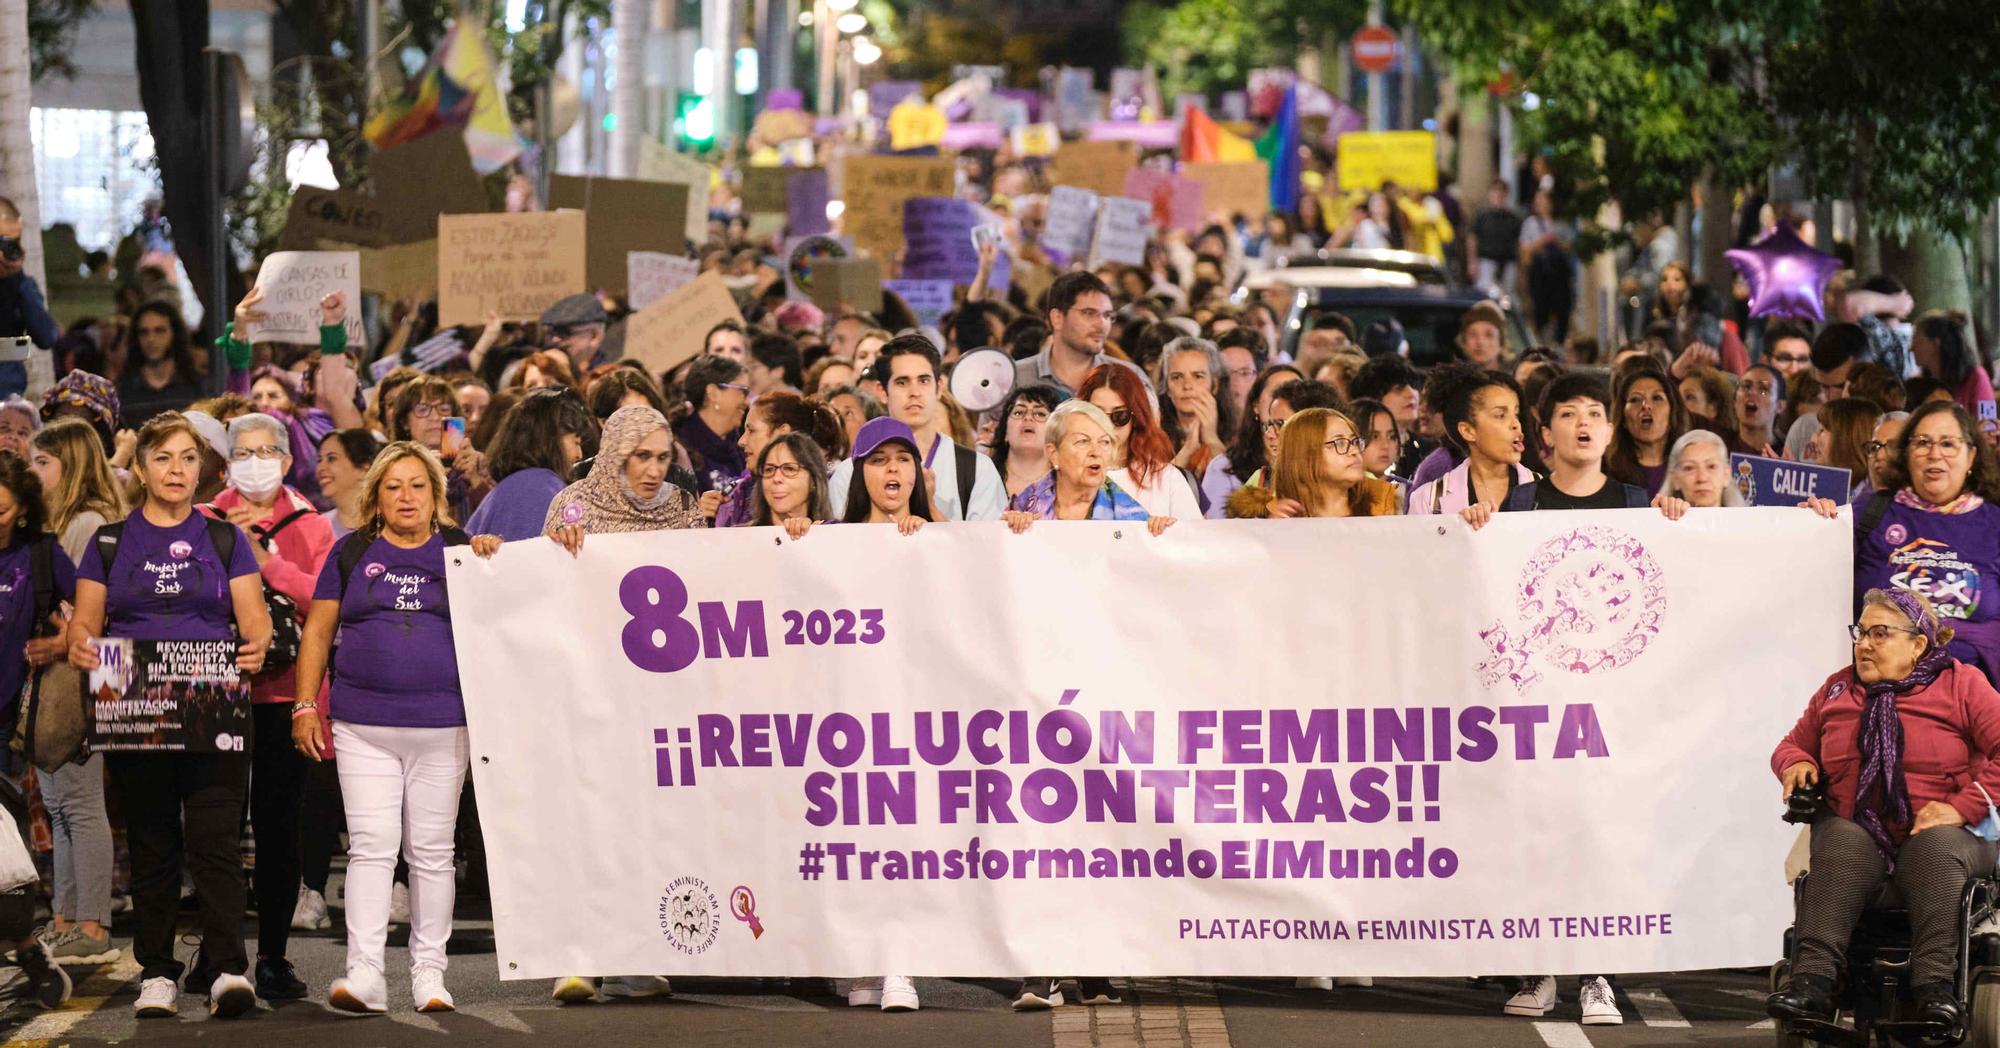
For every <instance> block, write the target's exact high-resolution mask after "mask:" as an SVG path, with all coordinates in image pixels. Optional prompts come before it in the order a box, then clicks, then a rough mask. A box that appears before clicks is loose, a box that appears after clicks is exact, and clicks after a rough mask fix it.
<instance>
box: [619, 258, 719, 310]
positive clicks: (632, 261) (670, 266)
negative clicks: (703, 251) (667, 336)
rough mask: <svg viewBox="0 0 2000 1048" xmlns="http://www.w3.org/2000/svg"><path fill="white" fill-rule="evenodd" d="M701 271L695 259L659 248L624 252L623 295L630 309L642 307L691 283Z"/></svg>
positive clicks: (699, 264) (699, 263)
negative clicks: (657, 249) (668, 252)
mask: <svg viewBox="0 0 2000 1048" xmlns="http://www.w3.org/2000/svg"><path fill="white" fill-rule="evenodd" d="M700 275H701V262H700V261H699V260H697V259H692V258H683V257H681V256H680V255H668V254H663V253H661V252H658V251H628V252H626V254H625V297H626V298H627V299H628V300H629V302H630V304H631V306H632V308H633V309H644V308H646V307H647V306H650V305H652V304H653V303H655V302H658V301H659V300H661V299H663V298H665V297H667V296H668V295H671V294H673V293H674V292H676V291H679V290H680V289H681V288H684V287H686V286H687V285H689V284H692V283H694V278H696V277H698V276H700Z"/></svg>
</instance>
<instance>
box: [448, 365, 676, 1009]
mask: <svg viewBox="0 0 2000 1048" xmlns="http://www.w3.org/2000/svg"><path fill="white" fill-rule="evenodd" d="M673 461H674V433H673V430H672V429H671V428H669V427H668V425H667V417H666V416H665V415H662V414H660V413H659V412H658V411H656V410H654V409H653V408H650V407H646V406H644V405H639V404H634V405H631V406H629V407H622V408H619V409H618V410H617V411H614V412H612V413H611V417H610V418H608V419H606V420H605V421H604V434H603V436H602V437H601V438H599V440H598V444H597V457H596V458H595V459H593V460H592V461H591V464H590V472H589V473H588V474H587V475H585V476H584V478H583V479H582V480H579V481H577V482H576V483H574V484H571V485H570V486H569V487H566V488H564V489H562V491H561V492H560V493H559V494H557V495H556V497H555V499H554V500H553V501H551V502H550V503H549V511H548V516H547V518H546V519H545V520H544V521H543V522H542V527H543V530H544V532H546V533H547V535H548V536H549V537H550V538H552V539H554V540H555V541H556V542H558V543H560V544H561V545H562V547H563V548H564V549H566V550H569V551H570V553H571V554H576V553H578V552H581V551H582V549H583V540H584V536H586V535H614V534H620V533H624V532H633V531H671V530H675V529H679V528H703V527H707V526H708V520H707V518H705V517H703V516H702V515H701V506H700V504H699V503H697V502H696V501H695V497H694V496H693V495H690V494H688V493H687V492H686V491H684V490H682V489H681V488H679V487H676V486H674V485H672V484H669V483H667V469H668V467H669V466H671V465H672V464H673ZM499 548H500V538H499V537H498V536H496V535H480V536H478V537H477V538H475V539H474V540H473V542H472V552H474V553H476V554H478V555H479V556H482V557H490V556H492V555H493V551H494V550H497V549H499ZM603 990H604V993H605V995H606V996H612V997H653V996H658V995H660V994H667V993H672V992H673V987H672V986H671V985H670V984H669V983H668V982H667V980H665V979H662V978H660V977H658V976H652V975H628V976H621V977H616V978H611V979H606V980H604V986H603ZM597 992H598V985H597V982H596V980H594V979H592V978H590V977H588V976H582V975H565V976H563V977H562V978H560V979H557V980H556V984H555V990H554V992H553V994H552V996H553V997H554V998H555V999H556V1000H558V1001H561V1002H563V1003H565V1004H571V1003H576V1002H579V1001H588V1000H592V999H594V998H595V997H596V996H597Z"/></svg>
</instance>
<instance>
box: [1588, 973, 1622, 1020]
mask: <svg viewBox="0 0 2000 1048" xmlns="http://www.w3.org/2000/svg"><path fill="white" fill-rule="evenodd" d="M1579 999H1580V1000H1581V1001H1582V1002H1583V1025H1585V1026H1618V1025H1621V1024H1623V1023H1624V1022H1625V1017H1624V1016H1623V1015H1620V1014H1619V1013H1618V998H1617V997H1616V996H1614V995H1613V994H1612V992H1611V983H1610V982H1609V981H1608V980H1606V979H1605V978H1604V976H1602V975H1600V976H1598V977H1597V978H1595V979H1585V980H1584V981H1583V994H1582V996H1581V997H1580V998H1579Z"/></svg>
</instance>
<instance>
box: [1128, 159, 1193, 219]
mask: <svg viewBox="0 0 2000 1048" xmlns="http://www.w3.org/2000/svg"><path fill="white" fill-rule="evenodd" d="M1125 195H1126V196H1128V197H1130V198H1132V199H1133V200H1144V201H1146V202H1148V203H1150V204H1152V205H1153V222H1154V223H1155V224H1157V225H1159V226H1160V227H1161V228H1163V229H1185V230H1187V231H1188V232H1190V233H1192V232H1195V231H1197V230H1199V229H1201V224H1202V220H1203V218H1204V215H1203V212H1202V196H1203V193H1202V188H1201V183H1200V182H1196V181H1194V180H1192V179H1187V178H1180V177H1178V176H1175V175H1170V174H1168V173H1166V172H1165V171H1155V170H1153V169H1151V168H1134V169H1132V170H1131V171H1129V172H1127V173H1126V175H1125Z"/></svg>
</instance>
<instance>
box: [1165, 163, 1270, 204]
mask: <svg viewBox="0 0 2000 1048" xmlns="http://www.w3.org/2000/svg"><path fill="white" fill-rule="evenodd" d="M1181 177H1182V178H1185V179H1187V180H1189V181H1192V182H1199V183H1201V188H1202V206H1203V207H1205V208H1207V209H1208V210H1209V211H1211V212H1215V211H1220V212H1223V213H1224V214H1227V215H1230V216H1231V217H1234V216H1236V215H1247V216H1249V217H1251V218H1257V217H1259V216H1261V215H1263V214H1264V213H1265V212H1267V211H1269V210H1271V165H1269V164H1267V163H1265V162H1264V161H1262V160H1241V161H1234V162H1230V163H1222V162H1217V163H1200V164H1182V165H1181Z"/></svg>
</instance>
